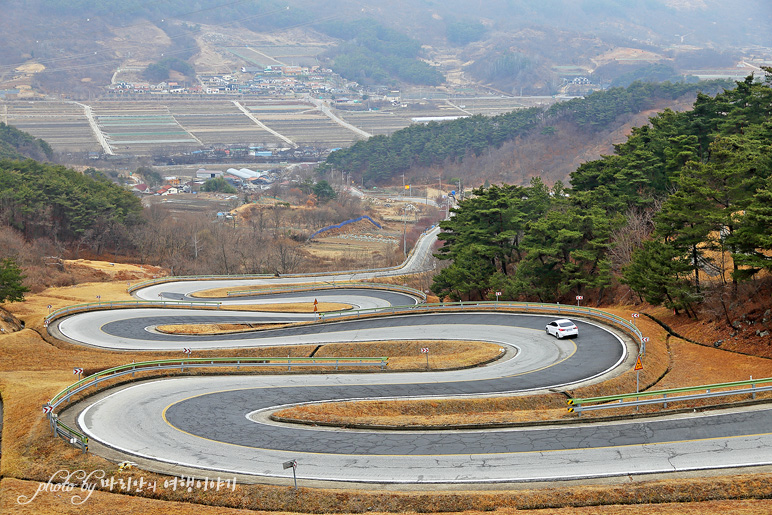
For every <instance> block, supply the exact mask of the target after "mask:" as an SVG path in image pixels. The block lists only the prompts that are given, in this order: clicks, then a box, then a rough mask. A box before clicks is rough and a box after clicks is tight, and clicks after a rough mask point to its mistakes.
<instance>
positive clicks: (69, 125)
mask: <svg viewBox="0 0 772 515" xmlns="http://www.w3.org/2000/svg"><path fill="white" fill-rule="evenodd" d="M5 107H6V108H7V109H6V110H4V114H5V116H4V120H3V121H5V122H6V123H8V124H9V125H13V126H14V127H16V128H18V129H21V130H23V131H25V132H29V133H30V134H32V135H33V136H35V137H38V138H43V139H44V140H46V141H47V142H48V143H49V144H50V145H51V146H52V147H53V148H54V150H59V151H75V152H92V151H93V152H97V151H101V150H102V147H101V146H100V145H99V142H98V141H97V139H96V138H95V137H94V134H93V133H92V131H91V127H90V126H89V123H88V119H87V118H86V115H85V113H84V111H83V107H81V106H79V105H78V104H75V103H69V102H6V103H5Z"/></svg>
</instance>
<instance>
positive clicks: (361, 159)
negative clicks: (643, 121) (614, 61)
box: [325, 81, 731, 184]
mask: <svg viewBox="0 0 772 515" xmlns="http://www.w3.org/2000/svg"><path fill="white" fill-rule="evenodd" d="M730 85H731V84H730V83H728V82H727V81H707V82H699V83H669V82H665V83H661V84H657V83H643V82H634V83H633V84H631V85H630V86H628V87H626V88H621V87H619V88H610V89H608V90H604V91H596V92H594V93H591V94H590V95H587V97H585V98H575V99H572V100H569V101H566V102H560V103H557V104H554V105H553V106H552V107H550V108H549V109H542V108H538V107H534V108H530V109H520V110H515V111H511V112H508V113H504V114H500V115H497V116H483V115H475V116H470V117H468V118H459V119H457V120H453V121H447V122H434V121H433V122H429V123H427V124H413V125H410V126H408V127H405V128H404V129H401V130H398V131H396V132H394V133H393V134H391V135H390V136H384V135H379V136H373V137H372V138H369V139H367V140H364V141H358V142H357V143H355V144H354V145H352V146H351V147H348V148H343V149H340V150H336V151H335V152H332V153H331V154H330V155H329V156H328V157H327V160H326V161H325V166H326V167H327V168H335V169H336V170H341V171H343V172H345V173H349V174H352V176H353V177H361V178H362V179H364V183H365V184H368V183H369V184H372V183H377V182H380V181H387V180H388V179H390V178H391V177H396V176H399V175H400V174H402V173H405V172H406V171H407V170H409V169H411V168H413V167H431V166H441V165H443V164H444V163H449V162H459V161H462V160H463V159H464V157H466V156H470V155H474V156H480V155H481V154H482V153H483V152H485V151H487V150H488V149H489V148H491V147H494V148H499V147H501V145H503V144H504V143H505V142H508V141H512V140H514V139H517V138H519V137H523V136H527V135H529V134H533V133H537V131H541V132H547V133H548V132H550V131H551V130H554V128H553V127H552V124H557V123H570V124H575V125H577V126H578V127H580V128H581V129H582V130H585V131H597V130H600V129H601V128H603V127H606V126H608V125H610V124H611V123H612V122H614V120H616V119H617V118H618V117H620V116H623V115H626V114H630V113H639V112H641V111H644V110H647V109H652V108H653V107H654V106H655V105H657V102H658V101H661V100H673V99H676V98H680V97H682V96H684V95H688V94H694V93H695V92H703V93H704V94H709V93H710V94H715V93H717V92H719V91H721V90H722V89H723V88H724V87H730ZM357 182H359V181H357Z"/></svg>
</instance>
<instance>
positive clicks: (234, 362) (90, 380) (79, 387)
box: [43, 357, 389, 452]
mask: <svg viewBox="0 0 772 515" xmlns="http://www.w3.org/2000/svg"><path fill="white" fill-rule="evenodd" d="M388 364H389V358H388V357H361V358H350V357H343V358H335V357H329V358H327V357H318V358H278V357H254V358H186V359H162V360H154V361H142V362H138V363H129V364H126V365H119V366H117V367H112V368H108V369H105V370H102V371H100V372H97V373H95V374H91V375H90V376H87V377H84V378H83V379H81V380H79V381H77V382H75V383H73V384H71V385H69V386H68V387H67V388H65V389H63V390H62V391H60V392H59V393H57V394H56V395H54V396H53V397H52V398H51V400H50V401H48V403H46V404H44V405H43V412H44V413H46V415H47V416H48V420H49V423H50V424H51V428H52V430H53V432H54V436H55V437H56V436H60V437H62V438H64V439H65V440H67V441H68V442H69V443H70V444H71V445H74V446H75V447H78V448H80V449H81V450H82V451H83V452H88V437H87V436H86V435H84V434H83V433H81V432H80V431H78V430H76V429H73V428H71V427H69V426H68V425H66V424H64V423H63V422H61V421H60V420H59V417H58V415H57V414H56V413H55V412H54V410H55V409H56V408H58V407H59V406H60V405H61V404H62V403H65V402H69V401H70V399H71V398H72V396H73V395H76V394H78V393H80V392H82V391H84V390H86V389H88V388H90V387H92V386H97V385H99V384H100V383H102V382H105V381H109V380H111V379H115V378H117V377H122V376H125V375H129V374H131V375H132V376H133V375H134V374H136V373H139V372H158V371H159V370H177V369H179V370H180V371H181V372H184V371H185V369H186V368H187V369H193V368H223V367H235V368H236V369H237V370H238V369H240V368H241V367H274V368H275V367H282V368H283V367H287V370H288V371H290V370H292V367H333V366H334V367H335V370H338V369H339V368H340V367H379V368H380V369H381V370H385V369H386V367H387V366H388Z"/></svg>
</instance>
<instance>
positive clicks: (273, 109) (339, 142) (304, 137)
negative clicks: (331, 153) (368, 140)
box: [246, 103, 356, 148]
mask: <svg viewBox="0 0 772 515" xmlns="http://www.w3.org/2000/svg"><path fill="white" fill-rule="evenodd" d="M246 107H247V109H249V111H250V112H251V113H252V114H253V115H254V116H255V117H257V119H259V120H260V121H261V122H263V123H264V124H266V125H267V126H269V127H270V128H271V129H273V130H275V131H277V132H279V133H280V134H283V135H284V136H286V137H288V138H290V139H291V140H292V141H294V142H296V143H298V144H303V143H305V144H310V145H314V146H319V147H330V148H335V147H344V146H348V145H351V144H352V143H354V141H356V134H354V133H353V132H352V131H350V130H348V129H346V128H344V127H341V126H340V125H338V124H337V123H335V122H333V121H332V120H330V119H329V118H328V117H326V116H325V115H324V114H322V113H321V112H320V111H318V110H317V109H316V108H315V107H314V106H312V105H310V104H302V103H297V104H268V105H266V104H254V103H248V104H247V106H246Z"/></svg>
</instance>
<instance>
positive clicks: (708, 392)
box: [566, 378, 772, 416]
mask: <svg viewBox="0 0 772 515" xmlns="http://www.w3.org/2000/svg"><path fill="white" fill-rule="evenodd" d="M759 384H765V385H768V386H761V387H758V386H756V385H759ZM743 386H750V388H741V387H743ZM725 388H740V389H734V390H728V391H719V392H716V391H714V390H722V389H725ZM703 390H704V393H700V394H696V395H678V394H680V393H688V392H701V391H703ZM768 391H772V378H762V379H747V380H744V381H735V382H731V383H717V384H706V385H700V386H686V387H682V388H670V389H667V390H652V391H646V392H637V393H623V394H620V395H606V396H603V397H587V398H578V399H568V400H567V401H566V403H567V404H568V406H569V407H568V411H569V412H571V413H577V414H579V415H580V416H581V413H582V412H583V411H595V410H602V409H615V408H628V407H634V406H645V405H648V404H663V407H665V408H667V403H668V402H679V401H689V400H698V399H710V398H714V397H725V396H728V395H743V394H751V396H752V398H753V399H755V398H756V394H757V393H760V392H768ZM669 395H670V397H668V396H669ZM641 397H644V399H643V400H640V398H641ZM651 397H656V398H651ZM628 399H635V400H634V401H630V402H624V401H626V400H628ZM587 404H591V405H590V406H587Z"/></svg>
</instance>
